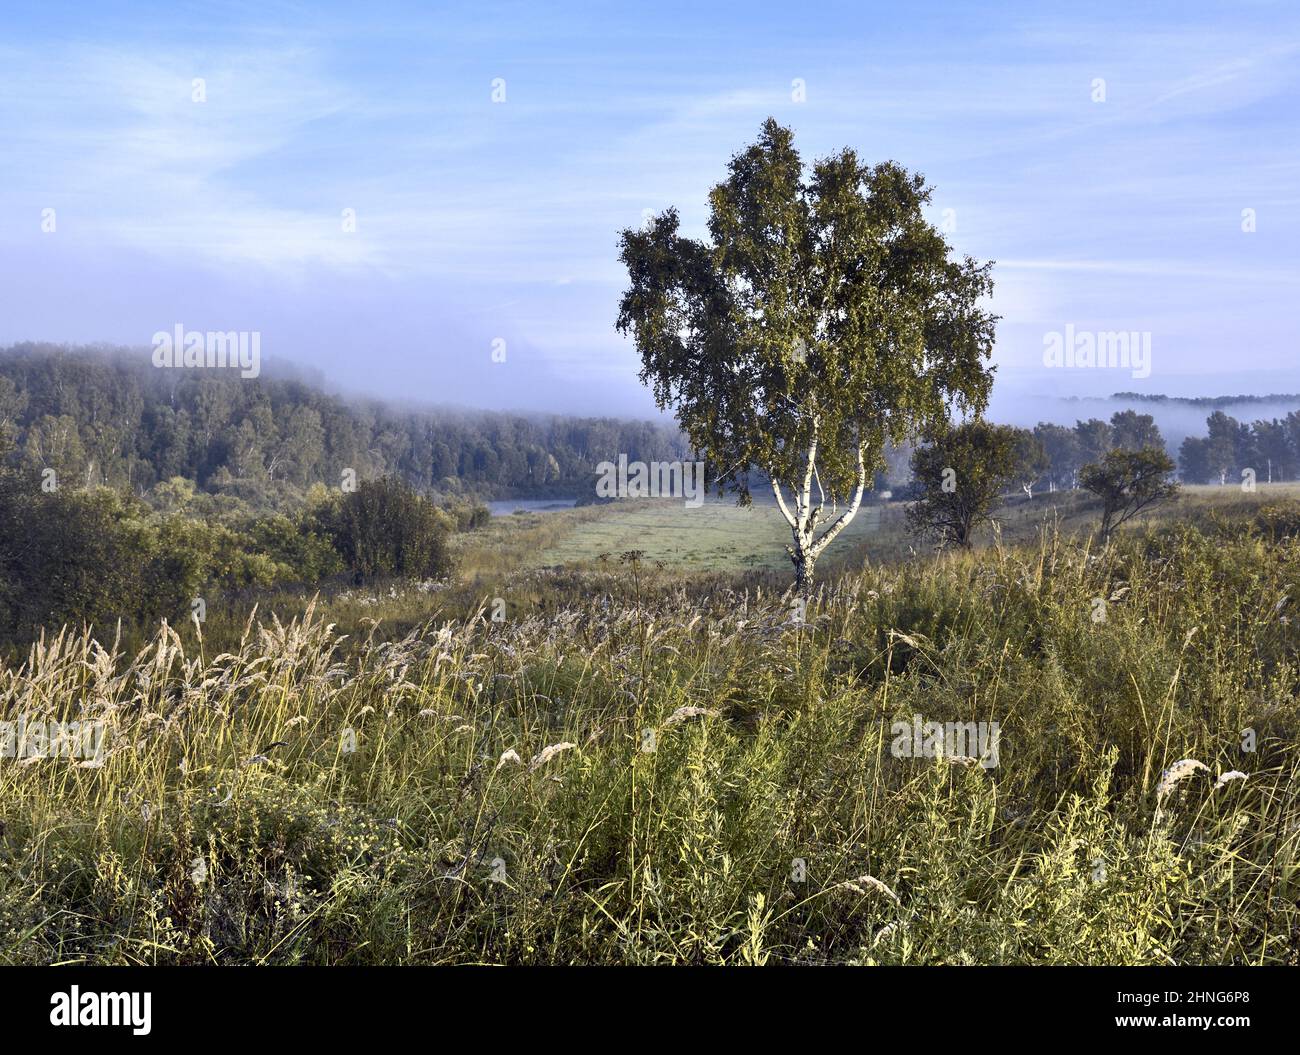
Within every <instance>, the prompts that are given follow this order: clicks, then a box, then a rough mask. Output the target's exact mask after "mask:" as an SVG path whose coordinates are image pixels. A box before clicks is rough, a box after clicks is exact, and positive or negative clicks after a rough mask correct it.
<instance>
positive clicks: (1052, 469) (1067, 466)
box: [1034, 421, 1084, 490]
mask: <svg viewBox="0 0 1300 1055" xmlns="http://www.w3.org/2000/svg"><path fill="white" fill-rule="evenodd" d="M1034 435H1035V436H1037V437H1038V442H1039V443H1041V444H1042V445H1043V450H1044V451H1045V452H1046V454H1047V462H1048V468H1047V481H1048V486H1049V487H1051V488H1052V489H1053V490H1073V489H1074V487H1075V485H1076V484H1077V482H1078V481H1077V479H1076V477H1077V475H1078V472H1079V467H1080V466H1081V465H1083V462H1084V459H1083V447H1082V445H1081V444H1080V443H1079V435H1078V433H1077V432H1076V431H1075V430H1074V429H1069V428H1066V427H1065V426H1064V425H1053V424H1051V423H1050V422H1046V421H1043V422H1039V423H1038V424H1037V425H1035V426H1034Z"/></svg>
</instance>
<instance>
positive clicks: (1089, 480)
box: [1079, 447, 1178, 545]
mask: <svg viewBox="0 0 1300 1055" xmlns="http://www.w3.org/2000/svg"><path fill="white" fill-rule="evenodd" d="M1173 471H1174V462H1173V459H1172V458H1170V457H1169V455H1168V454H1167V453H1165V450H1164V448H1163V447H1159V448H1158V447H1147V448H1145V449H1144V450H1140V451H1126V450H1113V451H1111V452H1109V453H1108V454H1107V455H1106V456H1105V457H1104V458H1102V460H1101V461H1100V462H1097V463H1093V464H1091V465H1085V466H1084V467H1083V469H1082V470H1081V471H1080V473H1079V483H1080V484H1081V485H1082V486H1083V489H1084V490H1085V491H1091V492H1092V493H1093V494H1095V495H1096V496H1097V497H1098V498H1100V499H1101V542H1102V545H1105V544H1106V543H1107V542H1109V541H1110V537H1111V535H1112V534H1113V533H1114V532H1115V530H1116V529H1117V528H1119V527H1120V526H1121V525H1123V524H1125V523H1126V522H1128V521H1129V520H1131V519H1132V518H1133V517H1135V516H1137V514H1138V513H1140V512H1142V510H1144V509H1147V508H1149V507H1150V506H1152V505H1154V504H1155V503H1157V502H1162V501H1164V500H1165V499H1167V498H1169V497H1170V496H1172V495H1173V494H1174V493H1175V492H1177V490H1178V484H1176V483H1174V482H1172V481H1171V480H1170V479H1169V474H1170V473H1172V472H1173Z"/></svg>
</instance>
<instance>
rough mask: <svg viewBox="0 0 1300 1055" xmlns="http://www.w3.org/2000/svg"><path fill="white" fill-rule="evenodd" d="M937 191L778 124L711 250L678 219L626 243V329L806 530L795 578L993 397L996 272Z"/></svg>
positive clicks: (727, 201) (716, 201)
mask: <svg viewBox="0 0 1300 1055" xmlns="http://www.w3.org/2000/svg"><path fill="white" fill-rule="evenodd" d="M930 193H931V192H930V189H929V188H928V187H927V185H926V183H925V180H924V179H923V178H922V177H921V176H919V175H916V174H912V173H908V172H907V171H906V170H904V169H903V168H902V167H900V166H899V165H897V164H895V163H893V162H885V163H883V164H877V165H874V166H872V165H867V164H865V163H864V162H862V161H860V160H859V158H858V156H857V154H856V153H855V152H854V151H852V150H850V149H845V150H843V151H841V152H840V153H838V154H835V155H833V156H831V157H828V158H826V159H824V160H821V161H818V162H816V163H815V164H814V165H812V166H811V169H810V170H806V169H805V167H804V165H803V162H802V161H801V159H800V157H799V154H798V152H797V151H796V150H795V148H794V143H793V136H792V133H791V132H790V130H789V129H787V128H783V127H781V126H780V125H779V124H777V123H776V121H775V120H772V119H771V118H769V119H768V120H767V121H766V122H765V123H764V125H763V128H762V132H761V134H760V136H759V138H758V141H757V142H756V143H754V144H753V145H752V146H750V147H748V148H747V149H745V150H743V151H742V152H740V153H739V154H737V155H736V156H735V157H733V158H732V160H731V162H730V165H729V170H728V175H727V177H726V179H725V180H724V181H723V182H722V183H720V184H718V185H717V186H716V187H714V188H713V190H712V192H711V193H710V195H709V219H708V234H709V236H708V238H707V239H696V238H689V237H686V236H684V235H683V234H681V233H680V230H679V226H680V224H679V218H678V214H677V211H676V210H675V209H669V210H667V211H665V212H664V213H662V214H660V215H658V216H654V217H652V218H651V219H650V220H649V221H648V222H647V223H646V225H645V226H644V227H642V228H639V229H628V230H625V231H624V232H623V233H622V236H621V239H620V248H621V253H620V256H621V259H622V262H623V263H624V264H625V265H626V267H627V270H628V275H629V279H630V282H629V287H628V289H627V290H626V292H625V293H624V294H623V298H622V301H621V304H620V310H619V316H618V323H617V326H618V329H619V330H620V331H621V332H622V333H624V334H630V335H631V336H632V337H633V339H634V340H635V343H636V346H637V349H638V351H639V352H640V355H641V362H642V369H641V380H642V381H643V382H644V383H646V384H648V385H651V386H652V387H653V391H654V395H655V399H656V401H657V403H658V404H659V406H660V407H661V408H662V409H671V410H673V411H674V412H675V414H676V416H677V420H678V422H679V424H680V425H681V427H682V429H683V431H684V432H685V433H686V435H687V437H688V438H689V439H690V441H691V443H692V444H693V445H694V447H695V449H696V451H697V452H699V454H700V455H701V456H702V457H703V458H704V459H705V460H706V461H707V462H708V463H709V465H710V467H711V469H712V471H713V475H714V479H715V480H716V481H717V483H718V486H719V489H720V490H722V489H729V490H730V491H732V492H733V493H735V494H736V495H737V496H738V500H739V502H740V503H741V504H749V502H750V501H751V500H752V495H751V493H750V487H751V480H752V479H753V476H754V474H755V473H757V474H759V475H761V476H762V477H763V478H764V479H765V481H766V483H765V486H770V487H771V489H772V494H773V496H774V498H775V501H776V505H777V507H778V508H779V509H780V511H781V514H782V516H784V517H785V520H786V523H787V524H788V525H789V528H790V535H791V542H790V544H789V545H788V546H787V547H786V549H787V552H788V554H789V556H790V560H791V562H792V563H793V565H794V572H795V581H796V584H797V586H798V588H799V589H800V590H801V591H804V592H807V591H808V590H810V589H811V587H812V584H813V576H814V569H815V566H816V563H817V560H818V558H819V557H820V556H821V555H822V553H823V552H824V551H825V550H826V548H827V547H828V546H829V545H830V544H831V543H832V542H833V541H834V540H835V539H836V537H837V536H838V535H839V534H840V533H841V532H842V531H843V530H844V529H845V528H846V527H847V526H848V525H849V523H850V522H851V521H852V520H853V518H854V516H855V515H856V514H857V512H858V509H859V508H860V506H861V504H862V497H863V493H864V491H865V490H866V489H867V486H868V483H869V481H871V480H872V479H873V478H874V475H875V473H876V472H877V471H878V470H880V469H882V468H883V467H884V451H885V447H886V444H887V443H893V444H898V443H902V442H904V441H906V440H909V439H912V438H913V437H915V436H917V435H919V434H921V433H922V432H924V431H926V430H927V429H929V428H930V427H932V426H938V425H939V424H940V423H942V422H946V421H947V420H948V419H949V417H950V416H951V415H953V414H954V413H959V414H967V413H979V412H981V411H982V410H983V409H984V407H985V406H986V405H987V402H988V395H989V389H990V387H991V383H992V370H991V369H990V368H989V367H987V366H986V360H987V359H988V357H989V354H990V352H991V350H992V345H993V335H994V327H995V323H996V316H994V315H991V314H989V313H988V312H987V311H986V310H984V308H983V306H982V305H983V302H984V299H985V298H986V297H987V296H988V295H989V294H990V293H991V291H992V285H993V283H992V278H991V276H990V271H991V269H992V264H991V263H983V264H981V263H977V262H976V261H974V260H972V259H971V258H970V257H964V258H961V259H954V258H953V256H952V253H951V249H950V247H949V245H948V243H947V242H946V240H945V238H944V236H943V235H942V234H941V233H940V231H939V230H938V229H937V228H936V227H934V226H933V225H932V224H930V223H929V222H928V221H927V220H926V219H925V217H924V216H923V214H922V208H923V206H925V205H926V204H927V203H928V202H929V200H930Z"/></svg>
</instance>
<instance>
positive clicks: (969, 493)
mask: <svg viewBox="0 0 1300 1055" xmlns="http://www.w3.org/2000/svg"><path fill="white" fill-rule="evenodd" d="M1020 431H1022V430H1019V429H1014V428H1012V427H1010V426H1009V425H990V424H989V423H988V422H986V421H982V420H979V419H976V420H974V421H970V422H967V423H965V424H963V425H958V426H956V427H955V428H952V429H950V430H947V431H946V432H944V433H942V434H941V435H939V436H934V437H932V438H931V439H930V441H929V442H928V443H927V444H925V445H924V446H920V447H917V448H916V450H915V451H913V452H912V489H911V493H912V495H913V497H914V501H913V502H912V503H911V505H909V506H908V507H907V522H908V527H909V528H910V529H911V530H912V531H913V532H914V533H916V534H917V535H920V536H922V537H933V538H935V539H937V540H938V542H939V544H940V545H950V544H951V545H955V546H962V547H969V546H970V544H971V541H972V538H973V536H974V533H975V529H976V528H977V527H978V526H979V525H980V524H981V523H985V522H987V521H990V520H992V519H993V517H992V514H993V510H994V509H995V508H996V507H997V505H998V503H999V500H1000V498H1001V496H1002V494H1003V493H1004V492H1005V491H1006V489H1007V487H1008V486H1010V485H1011V483H1012V481H1013V480H1014V479H1015V478H1016V475H1017V473H1018V472H1020V471H1022V467H1023V464H1024V463H1023V452H1022V451H1021V450H1020V449H1019V446H1020V445H1019V442H1018V436H1017V433H1018V432H1020Z"/></svg>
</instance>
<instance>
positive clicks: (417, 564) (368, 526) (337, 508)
mask: <svg viewBox="0 0 1300 1055" xmlns="http://www.w3.org/2000/svg"><path fill="white" fill-rule="evenodd" d="M315 517H316V520H317V522H318V523H319V524H320V528H321V531H322V533H323V534H324V535H325V536H326V537H328V538H329V539H330V541H331V542H332V544H333V546H334V548H335V549H336V550H337V551H338V553H339V555H340V556H341V557H342V558H343V562H344V564H345V565H346V566H347V568H348V569H349V570H350V571H351V572H352V573H353V574H354V576H355V579H356V581H357V582H362V581H364V580H366V579H374V578H376V577H388V576H403V577H407V578H418V579H436V578H441V577H443V576H445V575H447V574H448V573H449V572H450V570H451V561H450V558H449V556H448V553H447V518H445V517H444V516H443V515H442V514H441V513H440V512H439V510H438V508H437V506H435V505H434V504H433V503H432V502H431V501H430V500H429V499H427V498H425V497H424V496H423V495H421V494H418V493H417V492H416V491H414V490H413V489H412V488H411V487H410V486H409V485H407V484H405V483H403V482H402V481H401V480H398V479H396V478H395V477H383V478H382V479H379V480H364V481H362V482H361V483H360V484H359V485H358V486H357V489H356V490H355V491H351V492H348V493H347V494H344V495H342V496H340V497H339V498H338V499H336V500H335V501H332V502H330V503H329V504H327V505H324V506H322V507H320V508H318V509H317V510H316V511H315Z"/></svg>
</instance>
